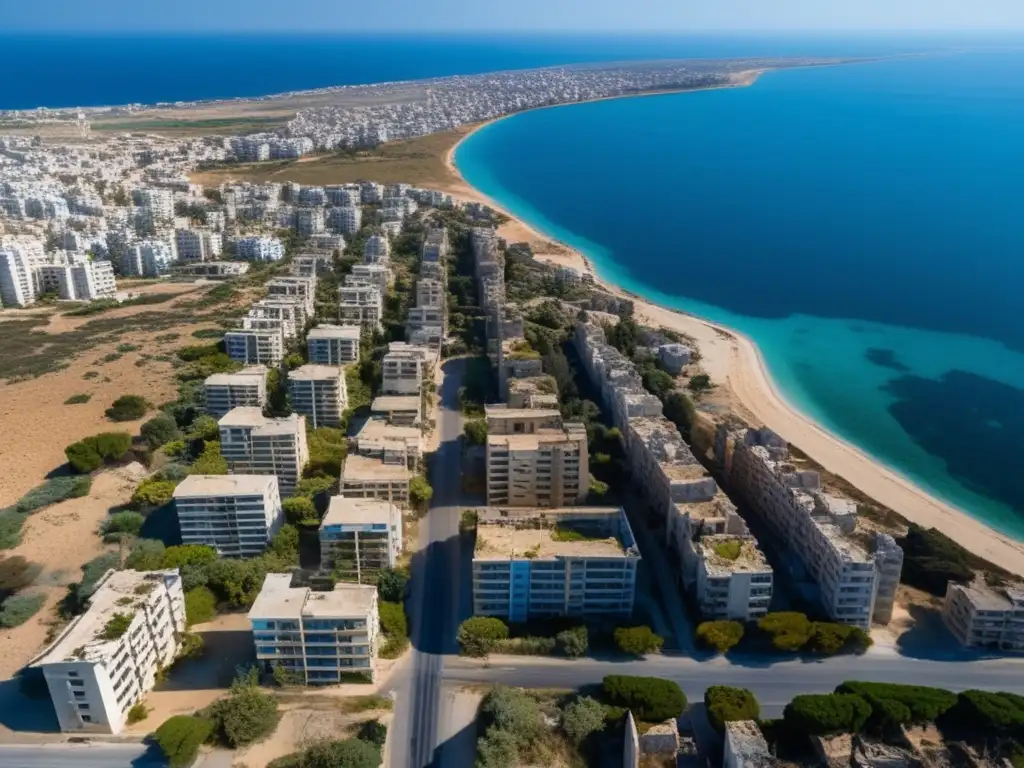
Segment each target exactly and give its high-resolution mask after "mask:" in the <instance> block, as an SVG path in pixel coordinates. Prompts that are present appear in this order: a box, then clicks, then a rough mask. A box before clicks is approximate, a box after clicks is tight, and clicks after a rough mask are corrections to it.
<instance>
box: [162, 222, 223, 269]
mask: <svg viewBox="0 0 1024 768" xmlns="http://www.w3.org/2000/svg"><path fill="white" fill-rule="evenodd" d="M174 238H175V241H176V242H177V245H178V260H179V261H184V262H195V261H213V260H214V259H216V258H217V257H218V256H220V254H221V251H222V250H223V239H222V238H221V235H220V233H219V232H212V231H210V230H208V229H176V230H175V231H174Z"/></svg>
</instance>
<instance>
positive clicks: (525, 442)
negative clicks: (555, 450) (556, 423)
mask: <svg viewBox="0 0 1024 768" xmlns="http://www.w3.org/2000/svg"><path fill="white" fill-rule="evenodd" d="M574 437H575V435H573V434H570V433H569V432H566V431H565V430H562V429H538V430H537V431H536V432H531V433H528V434H517V435H487V445H489V446H490V445H494V446H499V447H505V448H508V449H509V450H510V451H530V450H534V451H535V450H537V449H538V448H540V446H541V443H565V442H569V441H571V440H573V439H574Z"/></svg>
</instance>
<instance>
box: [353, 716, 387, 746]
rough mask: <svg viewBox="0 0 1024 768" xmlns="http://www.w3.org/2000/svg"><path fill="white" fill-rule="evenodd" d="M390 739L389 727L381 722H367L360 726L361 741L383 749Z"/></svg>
mask: <svg viewBox="0 0 1024 768" xmlns="http://www.w3.org/2000/svg"><path fill="white" fill-rule="evenodd" d="M387 738H388V727H387V726H386V725H384V723H382V722H381V721H380V720H367V721H366V722H365V723H363V724H362V725H361V726H359V740H360V741H365V742H367V743H368V744H376V745H377V746H378V747H383V746H384V742H385V741H387Z"/></svg>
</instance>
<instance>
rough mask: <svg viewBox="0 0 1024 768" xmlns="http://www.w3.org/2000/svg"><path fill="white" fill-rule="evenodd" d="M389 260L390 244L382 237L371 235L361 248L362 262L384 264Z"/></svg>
mask: <svg viewBox="0 0 1024 768" xmlns="http://www.w3.org/2000/svg"><path fill="white" fill-rule="evenodd" d="M390 258H391V243H389V242H388V239H387V238H386V237H384V235H372V236H371V237H369V238H367V240H366V245H364V246H363V262H364V263H366V264H382V263H383V264H386V263H387V262H388V260H389V259H390Z"/></svg>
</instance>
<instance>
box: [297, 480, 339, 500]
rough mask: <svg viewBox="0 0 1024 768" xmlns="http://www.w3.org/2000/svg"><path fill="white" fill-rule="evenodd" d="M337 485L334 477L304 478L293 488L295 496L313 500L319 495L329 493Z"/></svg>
mask: <svg viewBox="0 0 1024 768" xmlns="http://www.w3.org/2000/svg"><path fill="white" fill-rule="evenodd" d="M337 483H338V478H336V477H305V478H303V479H302V480H299V484H298V485H297V486H295V495H296V496H305V497H306V498H308V499H315V498H316V497H317V496H319V495H320V494H321V493H331V492H332V491H333V490H334V487H335V486H336V485H337Z"/></svg>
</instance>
